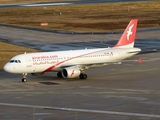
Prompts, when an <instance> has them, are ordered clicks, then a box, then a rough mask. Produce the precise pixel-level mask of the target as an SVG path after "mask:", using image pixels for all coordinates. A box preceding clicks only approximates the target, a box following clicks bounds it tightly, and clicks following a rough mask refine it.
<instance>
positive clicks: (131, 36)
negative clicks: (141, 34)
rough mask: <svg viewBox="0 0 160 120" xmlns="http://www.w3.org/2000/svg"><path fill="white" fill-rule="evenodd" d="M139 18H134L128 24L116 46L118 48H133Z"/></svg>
mask: <svg viewBox="0 0 160 120" xmlns="http://www.w3.org/2000/svg"><path fill="white" fill-rule="evenodd" d="M137 23H138V19H133V20H131V21H130V23H129V24H128V26H127V28H126V29H125V31H124V32H123V34H122V36H121V38H120V39H119V41H118V43H117V44H116V45H115V46H114V47H118V48H133V47H134V41H135V37H136V30H137Z"/></svg>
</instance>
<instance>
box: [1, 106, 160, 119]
mask: <svg viewBox="0 0 160 120" xmlns="http://www.w3.org/2000/svg"><path fill="white" fill-rule="evenodd" d="M0 105H1V106H11V107H26V108H40V109H50V110H62V111H73V112H87V113H101V114H112V115H126V116H135V117H149V118H160V115H154V114H141V113H128V112H116V111H104V110H91V109H78V108H63V107H50V106H39V105H27V104H12V103H0Z"/></svg>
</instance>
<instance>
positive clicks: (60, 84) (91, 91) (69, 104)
mask: <svg viewBox="0 0 160 120" xmlns="http://www.w3.org/2000/svg"><path fill="white" fill-rule="evenodd" d="M13 29H14V30H13ZM16 30H17V31H16ZM8 32H9V33H10V34H8ZM120 35H121V33H117V34H87V35H84V34H75V35H74V34H59V33H52V32H40V31H33V30H27V29H17V28H12V27H0V38H1V40H2V41H4V42H8V43H11V44H21V45H27V46H29V47H32V48H37V49H42V50H45V51H51V50H53V51H55V50H63V49H79V48H86V47H88V48H95V47H104V46H105V47H106V46H108V45H106V44H110V45H113V44H114V43H115V40H118V39H119V37H120ZM108 40H109V41H108ZM159 40H160V30H158V29H157V30H154V31H152V30H147V31H145V30H144V31H139V32H138V33H137V41H136V45H135V46H137V47H142V49H144V50H146V49H148V48H149V49H150V50H155V49H156V50H159V44H160V43H159ZM98 41H104V43H105V44H102V43H100V42H98ZM77 44H78V45H77ZM49 45H50V46H49ZM62 46H63V47H62ZM62 48H63V49H62ZM140 57H141V58H142V59H143V62H142V63H138V62H136V61H135V62H133V63H130V62H129V63H125V64H119V65H118V64H117V65H109V66H105V67H100V68H93V69H89V70H88V71H87V74H88V79H87V80H79V79H59V78H56V73H47V74H45V75H43V76H38V77H35V76H31V75H28V82H27V83H22V82H21V77H22V76H21V75H15V74H9V73H6V72H4V71H0V119H3V120H11V119H12V120H13V119H16V120H22V119H23V120H53V119H57V120H79V119H80V120H82V119H83V120H146V119H147V120H159V119H160V90H159V88H160V77H159V73H160V64H159V63H160V53H159V52H154V53H148V54H139V55H136V56H134V57H132V59H134V60H137V59H138V58H140Z"/></svg>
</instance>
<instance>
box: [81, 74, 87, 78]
mask: <svg viewBox="0 0 160 120" xmlns="http://www.w3.org/2000/svg"><path fill="white" fill-rule="evenodd" d="M79 78H80V79H87V74H83V73H81V74H80V75H79Z"/></svg>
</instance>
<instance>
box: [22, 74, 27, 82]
mask: <svg viewBox="0 0 160 120" xmlns="http://www.w3.org/2000/svg"><path fill="white" fill-rule="evenodd" d="M22 75H23V78H22V82H27V77H26V76H27V73H23V74H22Z"/></svg>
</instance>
